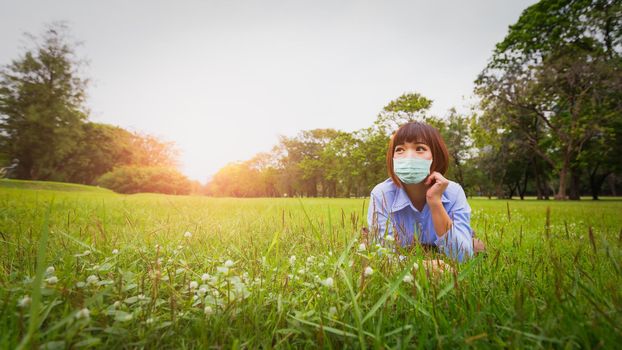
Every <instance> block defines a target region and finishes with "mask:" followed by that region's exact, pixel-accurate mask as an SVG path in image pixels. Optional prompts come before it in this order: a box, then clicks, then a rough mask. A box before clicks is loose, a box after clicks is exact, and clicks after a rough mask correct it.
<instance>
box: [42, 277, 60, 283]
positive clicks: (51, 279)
mask: <svg viewBox="0 0 622 350" xmlns="http://www.w3.org/2000/svg"><path fill="white" fill-rule="evenodd" d="M45 281H46V282H47V283H48V284H56V283H58V277H56V276H52V277H50V278H48V279H46V280H45Z"/></svg>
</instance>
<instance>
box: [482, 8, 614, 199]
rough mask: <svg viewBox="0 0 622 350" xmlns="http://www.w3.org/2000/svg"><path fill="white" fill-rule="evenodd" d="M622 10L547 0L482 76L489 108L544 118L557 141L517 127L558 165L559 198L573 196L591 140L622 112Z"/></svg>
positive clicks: (513, 31)
mask: <svg viewBox="0 0 622 350" xmlns="http://www.w3.org/2000/svg"><path fill="white" fill-rule="evenodd" d="M621 14H622V5H621V4H620V2H617V1H585V0H571V1H558V0H543V1H540V2H539V3H537V4H535V5H533V6H531V7H529V8H527V9H526V10H525V11H524V12H523V14H522V15H521V17H520V18H519V20H518V22H517V23H516V24H514V25H513V26H511V27H510V31H509V33H508V35H507V36H506V38H505V39H504V40H503V41H502V42H500V43H499V44H497V47H496V50H495V52H494V54H493V57H492V59H491V61H490V63H489V64H488V66H487V67H486V68H485V69H484V71H483V72H482V73H481V74H480V76H479V78H478V80H477V81H476V83H477V89H476V91H477V92H478V94H479V95H480V96H481V97H482V104H483V109H487V108H488V109H491V108H492V109H496V108H498V107H500V108H501V109H502V110H504V113H503V116H504V117H505V118H506V119H505V120H506V121H507V123H508V124H513V125H518V124H523V125H527V124H528V123H523V122H522V121H520V120H522V119H527V120H530V119H533V118H537V119H538V120H539V121H540V122H541V124H542V128H543V129H544V132H545V133H546V134H548V136H550V139H549V141H550V142H549V143H542V142H540V140H538V139H534V138H533V132H532V131H531V130H529V129H514V130H515V131H516V132H520V133H521V134H522V136H523V137H525V138H527V139H528V140H529V143H528V145H529V147H530V149H531V150H532V151H533V152H535V153H536V154H537V155H538V156H539V157H540V158H541V159H542V160H544V161H545V162H547V163H548V164H549V165H550V166H551V167H553V168H555V169H557V173H558V179H559V181H558V183H559V189H558V191H557V194H556V198H559V199H565V198H566V189H567V187H568V185H569V174H570V172H571V171H572V169H573V167H576V166H577V164H576V163H577V160H578V158H579V157H580V155H581V153H582V151H583V149H584V148H583V147H584V145H585V144H586V143H587V142H588V141H589V140H590V139H592V138H593V137H596V136H597V135H599V134H600V133H602V132H603V129H602V127H601V125H603V124H608V123H610V121H611V120H612V119H615V118H620V117H621V116H620V108H619V106H620V102H619V97H620V91H621V84H620V81H621V78H620V77H621V72H622V70H621V66H620V62H621V61H620V56H621V55H620V53H621V50H622V46H621V43H620V36H621V34H622V24H621V23H622V21H620V17H621ZM514 119H518V120H519V121H518V122H516V121H515V120H514ZM545 145H546V146H548V147H547V148H543V146H545ZM570 185H571V186H572V184H570ZM571 192H572V191H571Z"/></svg>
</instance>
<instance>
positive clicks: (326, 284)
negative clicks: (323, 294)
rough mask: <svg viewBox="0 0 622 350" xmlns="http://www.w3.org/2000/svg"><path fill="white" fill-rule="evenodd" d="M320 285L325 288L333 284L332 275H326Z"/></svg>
mask: <svg viewBox="0 0 622 350" xmlns="http://www.w3.org/2000/svg"><path fill="white" fill-rule="evenodd" d="M321 283H322V285H323V286H324V287H326V288H332V287H333V286H334V285H335V281H333V278H332V277H328V278H326V279H325V280H323V281H322V282H321Z"/></svg>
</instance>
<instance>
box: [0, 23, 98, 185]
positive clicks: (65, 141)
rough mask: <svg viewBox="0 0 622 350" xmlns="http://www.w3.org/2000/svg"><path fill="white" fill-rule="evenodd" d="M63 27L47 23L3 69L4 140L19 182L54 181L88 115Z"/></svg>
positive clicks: (0, 110)
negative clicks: (15, 165)
mask: <svg viewBox="0 0 622 350" xmlns="http://www.w3.org/2000/svg"><path fill="white" fill-rule="evenodd" d="M67 33H68V29H67V26H66V25H65V24H63V23H54V24H51V25H49V26H48V27H47V28H46V30H45V31H44V32H43V34H41V35H40V37H38V38H36V37H34V36H32V35H27V36H28V37H29V38H30V39H32V41H33V47H31V48H29V49H27V50H26V52H25V53H24V54H23V55H22V56H20V57H19V58H18V59H16V60H14V61H12V62H11V63H10V64H9V65H7V66H5V67H3V68H2V69H1V71H0V134H1V135H2V136H1V137H2V138H3V141H2V142H0V145H1V146H2V148H3V149H2V151H1V152H0V153H3V154H4V155H5V157H6V158H8V159H17V160H18V162H19V163H18V167H17V169H16V174H17V177H18V178H21V179H35V180H53V179H59V177H58V175H57V174H58V173H59V172H60V170H61V168H62V167H63V165H64V160H65V159H66V157H67V156H68V155H69V154H71V153H72V152H73V151H74V150H75V148H76V147H77V145H78V140H80V138H81V136H82V133H83V130H82V128H81V124H82V123H83V121H84V120H85V119H86V116H87V112H86V108H85V107H84V105H83V103H84V100H85V97H86V90H85V89H86V86H87V82H88V80H87V79H84V78H82V77H81V76H80V72H79V69H80V67H81V61H79V60H77V59H76V55H75V46H76V44H72V43H70V42H69V39H68V34H67Z"/></svg>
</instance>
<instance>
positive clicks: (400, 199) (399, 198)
mask: <svg viewBox="0 0 622 350" xmlns="http://www.w3.org/2000/svg"><path fill="white" fill-rule="evenodd" d="M396 187H397V186H396ZM450 202H451V200H450V199H449V197H447V190H445V192H443V194H442V195H441V203H443V206H445V205H446V204H448V203H450ZM407 206H410V207H411V208H412V209H413V210H415V211H417V209H415V207H414V206H413V205H412V202H411V201H410V198H408V194H407V193H406V190H404V188H402V187H397V195H396V196H395V200H393V205H392V206H391V213H395V212H396V211H399V210H402V209H404V208H406V207H407Z"/></svg>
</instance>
